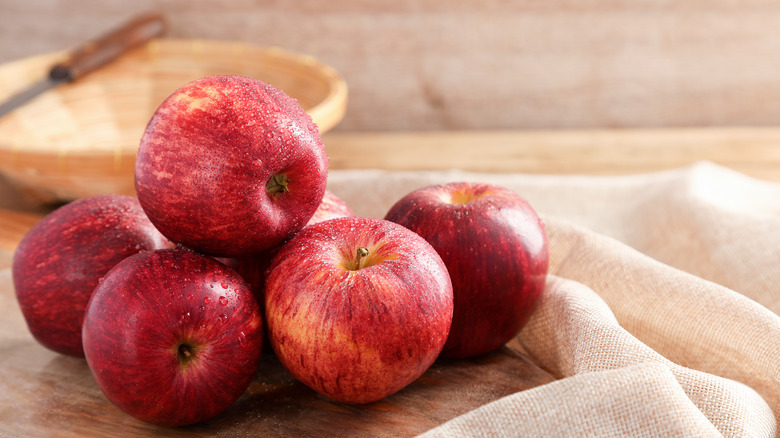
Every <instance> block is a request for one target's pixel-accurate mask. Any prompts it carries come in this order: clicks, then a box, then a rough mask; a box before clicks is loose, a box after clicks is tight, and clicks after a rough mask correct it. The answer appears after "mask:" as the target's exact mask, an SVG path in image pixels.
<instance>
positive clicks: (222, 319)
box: [217, 313, 228, 324]
mask: <svg viewBox="0 0 780 438" xmlns="http://www.w3.org/2000/svg"><path fill="white" fill-rule="evenodd" d="M227 320H228V317H227V315H225V314H224V313H223V314H222V315H219V316H218V317H217V321H219V322H220V323H221V324H224V323H226V322H227Z"/></svg>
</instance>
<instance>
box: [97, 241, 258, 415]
mask: <svg viewBox="0 0 780 438" xmlns="http://www.w3.org/2000/svg"><path fill="white" fill-rule="evenodd" d="M262 336H263V332H262V318H261V315H260V311H259V308H258V306H257V302H256V301H255V299H254V297H253V296H252V292H251V291H250V290H249V286H248V285H247V284H246V282H245V281H244V280H243V279H242V278H241V277H240V276H239V275H238V274H237V273H236V272H235V271H233V270H232V269H230V268H228V267H227V266H225V265H223V264H221V263H219V262H217V261H216V260H214V259H212V258H211V257H207V256H203V255H200V254H197V253H195V252H193V251H191V250H189V249H186V248H183V247H179V248H176V249H168V250H159V251H154V252H144V253H140V254H137V255H135V256H132V257H129V258H127V259H125V260H124V261H122V262H121V263H119V264H118V265H116V266H115V267H114V268H113V269H111V271H109V272H108V273H107V274H106V276H105V277H104V279H103V280H102V281H101V282H100V284H99V285H98V286H97V288H95V292H94V294H93V295H92V298H91V299H90V301H89V304H88V306H87V310H86V313H85V317H84V328H83V339H84V353H85V354H86V358H87V364H88V365H89V368H90V370H91V371H92V374H93V376H94V378H95V380H96V382H97V384H98V386H99V387H100V389H101V390H102V391H103V394H105V396H106V398H108V400H110V401H111V402H112V403H114V404H115V405H116V406H118V407H119V408H121V409H122V410H123V411H125V412H127V413H128V414H130V415H132V416H133V417H136V418H138V419H141V420H144V421H147V422H150V423H154V424H159V425H165V426H183V425H187V424H194V423H197V422H200V421H203V420H206V419H209V418H212V417H214V416H215V415H217V414H219V413H220V412H222V411H224V410H225V409H227V408H228V407H229V406H230V405H232V404H233V403H234V402H235V401H236V400H237V399H238V398H239V396H241V394H243V393H244V391H245V390H246V388H247V387H248V385H249V383H250V382H251V380H252V378H253V377H254V375H255V372H256V371H257V366H258V364H259V360H260V354H261V347H262V346H261V342H262Z"/></svg>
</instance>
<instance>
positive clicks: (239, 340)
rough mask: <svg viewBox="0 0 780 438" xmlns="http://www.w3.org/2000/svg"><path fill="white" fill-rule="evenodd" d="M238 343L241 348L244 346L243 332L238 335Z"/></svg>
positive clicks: (244, 336)
mask: <svg viewBox="0 0 780 438" xmlns="http://www.w3.org/2000/svg"><path fill="white" fill-rule="evenodd" d="M238 343H239V344H241V345H242V346H244V345H246V334H244V332H241V333H239V334H238Z"/></svg>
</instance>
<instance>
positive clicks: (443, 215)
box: [385, 182, 549, 358]
mask: <svg viewBox="0 0 780 438" xmlns="http://www.w3.org/2000/svg"><path fill="white" fill-rule="evenodd" d="M385 219H387V220H390V221H393V222H396V223H398V224H401V225H403V226H405V227H407V228H409V229H410V230H412V231H414V232H416V233H417V234H419V235H420V236H422V237H423V238H424V239H426V240H427V241H428V242H429V243H430V244H431V245H432V246H433V247H434V248H435V249H436V251H437V252H438V253H439V255H440V256H441V258H442V259H443V260H444V264H445V265H446V266H447V269H448V270H449V272H450V277H451V278H452V286H453V291H454V295H455V313H454V317H453V321H452V329H451V330H450V335H449V339H448V340H447V344H446V345H445V346H444V349H443V351H442V357H450V358H466V357H472V356H477V355H480V354H484V353H487V352H490V351H493V350H495V349H497V348H499V347H501V346H502V345H504V344H505V343H506V342H508V341H509V340H510V339H512V338H513V337H514V336H515V335H517V333H519V332H520V330H521V329H522V328H523V326H524V325H525V324H526V323H527V321H528V319H529V317H530V315H531V313H532V312H533V310H534V308H535V306H536V303H537V302H538V300H539V298H540V297H541V294H542V293H543V290H544V285H545V279H546V276H547V270H548V264H549V252H548V246H547V235H546V233H545V231H544V225H543V224H542V222H541V220H540V219H539V217H538V215H537V214H536V212H535V211H534V210H533V208H532V207H531V206H530V205H529V204H528V202H526V200H525V199H524V198H522V197H521V196H520V195H519V194H517V193H516V192H513V191H511V190H509V189H507V188H504V187H500V186H496V185H493V184H484V183H473V182H456V183H449V184H441V185H433V186H428V187H424V188H421V189H418V190H415V191H413V192H411V193H409V194H407V195H406V196H404V197H403V198H401V199H400V200H398V201H397V202H396V203H395V204H394V205H393V206H392V207H391V208H390V210H389V211H388V212H387V214H386V215H385Z"/></svg>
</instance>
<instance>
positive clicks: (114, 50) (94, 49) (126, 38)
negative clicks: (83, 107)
mask: <svg viewBox="0 0 780 438" xmlns="http://www.w3.org/2000/svg"><path fill="white" fill-rule="evenodd" d="M166 28H167V23H166V21H165V18H164V17H163V16H162V15H161V14H159V13H146V14H142V15H139V16H137V17H136V18H134V19H132V20H130V21H128V22H127V23H125V24H123V25H122V26H120V27H118V28H117V29H116V30H114V31H111V32H109V33H107V34H105V35H103V36H101V37H99V38H97V39H95V40H93V41H90V42H88V43H86V44H84V45H82V46H80V47H78V48H76V49H75V50H74V51H72V52H71V53H70V54H69V56H68V57H67V58H66V59H65V60H64V61H62V62H59V63H57V64H55V65H54V66H52V67H51V69H50V70H49V72H48V74H47V75H46V76H45V77H43V78H42V79H41V80H39V81H37V82H34V83H33V84H32V85H29V86H28V87H27V88H25V89H23V90H22V91H20V92H18V93H16V94H14V95H13V96H11V97H10V98H8V99H7V100H6V101H5V102H3V103H2V104H0V117H3V116H5V115H6V114H8V113H10V112H12V111H14V110H15V109H17V108H19V107H20V106H22V105H25V104H26V103H27V102H29V101H31V100H33V99H35V98H36V97H37V96H40V95H41V94H43V93H45V92H46V91H48V90H50V89H52V88H54V87H56V86H58V85H60V84H63V83H67V82H73V81H75V80H77V79H80V78H81V77H83V76H84V75H86V74H88V73H90V72H92V71H94V70H97V69H98V68H100V67H102V66H104V65H106V64H108V63H109V62H111V61H113V60H115V59H117V58H119V57H120V56H121V55H122V54H123V53H125V52H127V51H128V50H130V49H132V48H134V47H137V46H139V45H141V44H143V43H145V42H147V41H149V40H151V39H152V38H155V37H158V36H160V35H162V34H163V33H165V31H166Z"/></svg>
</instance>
